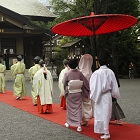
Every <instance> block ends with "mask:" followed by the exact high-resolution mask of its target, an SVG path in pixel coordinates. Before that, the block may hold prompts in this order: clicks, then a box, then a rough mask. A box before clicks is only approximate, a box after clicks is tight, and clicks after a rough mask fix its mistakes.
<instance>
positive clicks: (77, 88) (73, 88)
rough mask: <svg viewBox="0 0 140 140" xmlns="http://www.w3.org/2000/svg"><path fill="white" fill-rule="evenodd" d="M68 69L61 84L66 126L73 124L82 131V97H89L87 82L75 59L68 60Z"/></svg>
mask: <svg viewBox="0 0 140 140" xmlns="http://www.w3.org/2000/svg"><path fill="white" fill-rule="evenodd" d="M68 65H69V67H70V70H69V71H68V72H66V73H65V75H64V78H63V84H64V89H65V98H66V105H67V120H66V123H65V126H66V127H69V126H75V127H77V131H79V132H80V131H82V128H81V122H82V97H85V98H89V90H90V89H89V82H88V81H87V79H86V78H85V76H84V75H83V74H82V72H80V71H79V70H78V69H76V67H77V66H78V62H77V60H75V59H72V60H70V61H69V64H68Z"/></svg>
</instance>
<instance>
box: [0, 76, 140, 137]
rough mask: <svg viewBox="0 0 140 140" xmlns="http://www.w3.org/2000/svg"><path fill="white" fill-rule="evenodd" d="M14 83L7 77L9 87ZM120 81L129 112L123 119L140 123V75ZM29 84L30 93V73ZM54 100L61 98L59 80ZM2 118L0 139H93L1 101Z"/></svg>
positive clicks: (122, 103) (124, 109)
mask: <svg viewBox="0 0 140 140" xmlns="http://www.w3.org/2000/svg"><path fill="white" fill-rule="evenodd" d="M13 83H14V81H13V79H11V80H9V79H7V80H6V88H7V90H13ZM120 84H121V87H120V93H121V98H120V99H118V102H119V104H120V106H121V107H122V109H123V111H124V113H125V115H126V118H125V119H124V120H123V121H126V122H129V123H134V124H138V125H140V109H139V108H140V101H139V100H140V86H139V85H140V79H131V80H130V79H120ZM26 87H27V94H28V95H29V96H30V91H31V83H30V82H29V79H28V77H27V79H26ZM53 102H54V103H58V104H59V102H60V98H59V89H58V81H54V95H53ZM0 118H1V119H0V131H1V133H0V140H55V139H56V140H74V139H75V140H94V139H92V138H90V137H87V136H85V135H83V134H80V133H78V132H75V131H73V130H71V129H67V128H65V127H63V126H60V125H57V124H55V123H53V122H50V121H47V120H44V119H42V118H40V117H38V116H35V115H32V114H30V113H28V112H24V111H22V110H19V109H17V108H14V107H11V106H9V105H7V104H5V103H2V102H0ZM118 135H119V134H118Z"/></svg>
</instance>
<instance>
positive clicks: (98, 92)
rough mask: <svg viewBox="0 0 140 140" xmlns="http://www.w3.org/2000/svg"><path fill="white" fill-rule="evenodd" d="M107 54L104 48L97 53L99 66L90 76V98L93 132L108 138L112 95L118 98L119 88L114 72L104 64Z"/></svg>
mask: <svg viewBox="0 0 140 140" xmlns="http://www.w3.org/2000/svg"><path fill="white" fill-rule="evenodd" d="M108 55H109V54H108V53H107V51H106V50H105V49H103V50H101V52H100V54H99V57H98V59H99V64H100V68H99V69H98V70H96V71H95V72H94V73H93V74H92V76H91V78H90V91H91V94H90V98H91V99H92V100H93V101H94V132H95V133H99V134H103V135H102V136H101V138H102V139H106V140H109V139H110V133H109V121H110V118H111V114H112V97H114V98H119V97H120V93H119V88H118V85H117V81H116V78H115V74H114V72H113V71H112V70H111V69H109V68H108V67H107V66H106V64H107V60H108V58H109V56H108Z"/></svg>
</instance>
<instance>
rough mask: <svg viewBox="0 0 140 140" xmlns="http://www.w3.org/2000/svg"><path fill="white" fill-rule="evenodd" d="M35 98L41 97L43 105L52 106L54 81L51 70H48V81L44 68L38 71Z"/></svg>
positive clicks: (34, 81)
mask: <svg viewBox="0 0 140 140" xmlns="http://www.w3.org/2000/svg"><path fill="white" fill-rule="evenodd" d="M33 90H34V91H35V95H34V96H38V95H39V97H40V101H41V105H45V104H52V103H53V102H52V94H53V79H52V75H51V73H50V71H49V70H47V80H46V79H45V78H44V74H43V68H41V69H40V70H38V71H37V72H36V74H35V75H34V78H33Z"/></svg>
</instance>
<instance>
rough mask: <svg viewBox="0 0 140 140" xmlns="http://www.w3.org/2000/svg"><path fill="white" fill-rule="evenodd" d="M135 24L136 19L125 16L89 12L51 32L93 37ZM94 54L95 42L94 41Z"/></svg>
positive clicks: (54, 28) (60, 24)
mask: <svg viewBox="0 0 140 140" xmlns="http://www.w3.org/2000/svg"><path fill="white" fill-rule="evenodd" d="M136 23H137V19H136V18H135V17H133V16H130V15H125V14H98V15H94V13H93V12H91V15H90V16H84V17H79V18H74V19H71V20H67V21H64V22H61V23H59V24H57V25H55V26H54V27H53V28H52V31H53V32H54V33H56V34H61V35H64V36H94V35H100V34H107V33H112V32H116V31H120V30H124V29H127V28H129V27H131V26H133V25H134V24H136ZM95 54H96V56H97V52H96V41H95Z"/></svg>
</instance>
